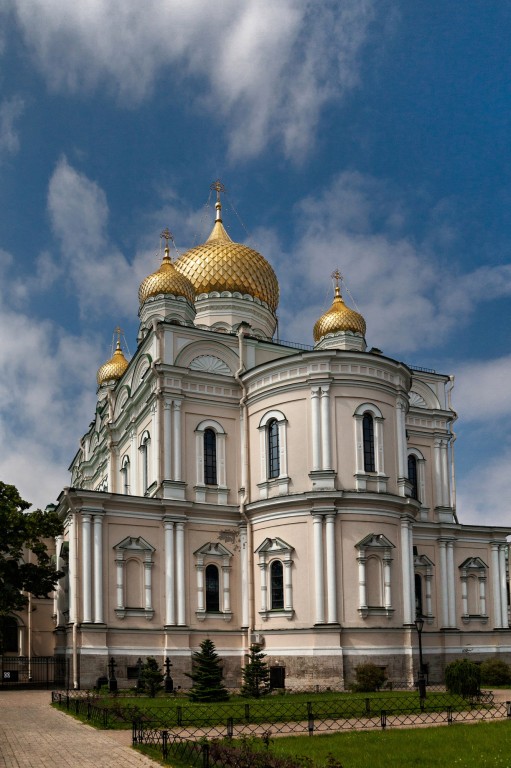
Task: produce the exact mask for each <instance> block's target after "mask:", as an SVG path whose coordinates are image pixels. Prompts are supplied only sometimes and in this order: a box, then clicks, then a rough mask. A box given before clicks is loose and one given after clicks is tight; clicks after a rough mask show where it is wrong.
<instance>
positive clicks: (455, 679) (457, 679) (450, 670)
mask: <svg viewBox="0 0 511 768" xmlns="http://www.w3.org/2000/svg"><path fill="white" fill-rule="evenodd" d="M445 685H446V687H447V690H448V691H449V693H457V694H458V695H460V696H463V697H464V698H468V697H470V696H478V695H479V693H480V691H481V667H480V666H479V665H478V664H474V663H473V662H472V661H469V660H468V659H457V661H451V662H450V663H449V664H447V666H446V667H445Z"/></svg>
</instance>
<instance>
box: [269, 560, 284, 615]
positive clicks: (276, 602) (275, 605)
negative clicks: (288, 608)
mask: <svg viewBox="0 0 511 768" xmlns="http://www.w3.org/2000/svg"><path fill="white" fill-rule="evenodd" d="M270 590H271V592H270V594H271V608H272V609H273V610H282V609H283V608H284V569H283V566H282V563H281V561H280V560H274V561H273V562H272V564H271V565H270Z"/></svg>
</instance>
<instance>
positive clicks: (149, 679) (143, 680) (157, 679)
mask: <svg viewBox="0 0 511 768" xmlns="http://www.w3.org/2000/svg"><path fill="white" fill-rule="evenodd" d="M162 682H163V673H162V672H161V671H160V669H159V667H158V663H157V661H156V659H155V658H154V656H148V657H147V661H146V663H145V664H143V665H142V669H141V670H140V678H139V685H140V690H142V691H145V692H146V693H147V694H148V695H149V696H150V697H151V698H153V699H154V697H155V696H156V694H157V693H158V691H161V689H162Z"/></svg>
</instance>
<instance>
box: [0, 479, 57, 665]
mask: <svg viewBox="0 0 511 768" xmlns="http://www.w3.org/2000/svg"><path fill="white" fill-rule="evenodd" d="M29 507H30V504H29V503H28V502H27V501H24V500H23V499H22V498H21V496H20V495H19V493H18V490H17V488H15V486H14V485H7V484H6V483H2V482H0V651H1V647H2V625H3V623H4V621H5V620H6V619H7V617H8V616H10V615H11V614H12V613H13V612H15V611H20V610H22V609H23V608H24V606H25V605H26V604H27V603H28V597H27V594H26V593H27V592H29V593H31V594H32V595H33V596H34V597H47V596H48V594H49V592H51V591H52V590H53V589H54V588H55V585H56V583H57V581H58V580H59V579H60V577H61V576H62V575H63V574H62V572H61V571H56V570H55V566H54V564H53V563H52V561H51V555H50V554H49V553H48V547H47V544H46V542H45V541H44V539H51V538H54V537H55V536H57V535H59V534H61V533H62V522H61V521H60V519H59V517H58V516H57V513H56V512H55V511H54V510H53V509H50V510H47V511H45V512H42V511H41V510H40V509H36V510H33V511H32V512H27V510H28V509H29ZM27 553H28V557H27Z"/></svg>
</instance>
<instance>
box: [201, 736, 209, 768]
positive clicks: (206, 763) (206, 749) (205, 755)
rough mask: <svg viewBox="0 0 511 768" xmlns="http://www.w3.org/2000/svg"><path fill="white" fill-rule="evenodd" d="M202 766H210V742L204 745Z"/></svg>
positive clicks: (207, 767) (203, 767) (205, 767)
mask: <svg viewBox="0 0 511 768" xmlns="http://www.w3.org/2000/svg"><path fill="white" fill-rule="evenodd" d="M202 768H209V744H208V742H206V743H205V744H203V745H202Z"/></svg>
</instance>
